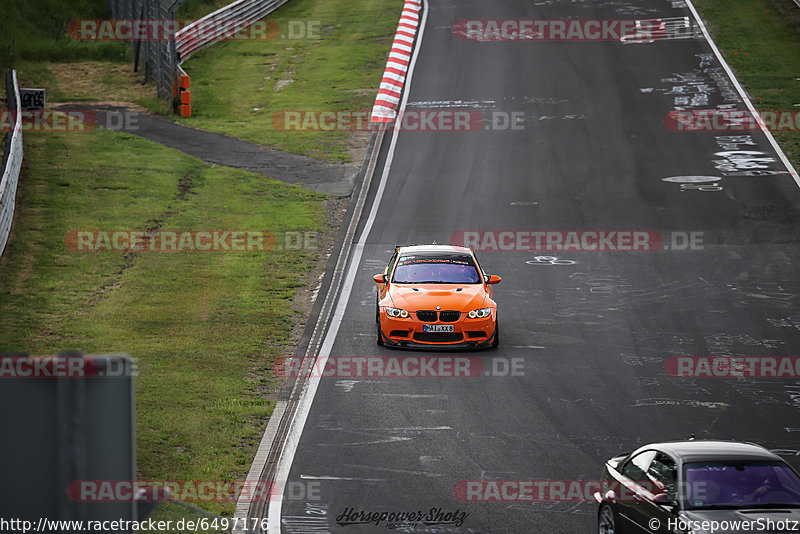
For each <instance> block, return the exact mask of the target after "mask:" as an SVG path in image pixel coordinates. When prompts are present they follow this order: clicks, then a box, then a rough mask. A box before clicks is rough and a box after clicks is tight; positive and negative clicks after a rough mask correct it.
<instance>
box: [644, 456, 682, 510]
mask: <svg viewBox="0 0 800 534" xmlns="http://www.w3.org/2000/svg"><path fill="white" fill-rule="evenodd" d="M647 479H648V480H649V481H650V483H651V484H652V488H651V489H650V492H651V493H653V494H654V495H658V494H659V493H666V494H667V495H669V496H670V497H671V498H673V499H674V498H675V488H676V484H677V481H678V466H677V465H675V462H674V461H673V460H672V458H670V457H669V456H667V455H666V454H664V453H663V452H659V453H658V454H656V457H655V458H654V459H653V461H652V462H651V463H650V467H649V468H648V470H647Z"/></svg>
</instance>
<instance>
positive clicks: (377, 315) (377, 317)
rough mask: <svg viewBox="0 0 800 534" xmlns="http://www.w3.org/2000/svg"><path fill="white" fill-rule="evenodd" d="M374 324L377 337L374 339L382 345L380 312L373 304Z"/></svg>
mask: <svg viewBox="0 0 800 534" xmlns="http://www.w3.org/2000/svg"><path fill="white" fill-rule="evenodd" d="M375 326H376V328H377V339H376V340H375V341H376V343H378V345H380V346H381V347H382V346H383V335H381V312H380V310H379V309H378V307H377V306H375Z"/></svg>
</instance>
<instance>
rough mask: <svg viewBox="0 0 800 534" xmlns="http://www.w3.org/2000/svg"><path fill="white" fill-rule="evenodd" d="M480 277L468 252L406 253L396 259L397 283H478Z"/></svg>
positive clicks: (395, 274)
mask: <svg viewBox="0 0 800 534" xmlns="http://www.w3.org/2000/svg"><path fill="white" fill-rule="evenodd" d="M480 281H481V277H480V275H479V274H478V269H477V268H476V266H475V262H474V261H473V259H472V257H471V256H469V255H468V254H436V255H422V254H407V255H403V256H401V257H400V258H399V259H398V260H397V267H395V270H394V282H395V283H398V284H478V283H480Z"/></svg>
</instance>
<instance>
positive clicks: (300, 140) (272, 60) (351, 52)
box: [178, 0, 403, 162]
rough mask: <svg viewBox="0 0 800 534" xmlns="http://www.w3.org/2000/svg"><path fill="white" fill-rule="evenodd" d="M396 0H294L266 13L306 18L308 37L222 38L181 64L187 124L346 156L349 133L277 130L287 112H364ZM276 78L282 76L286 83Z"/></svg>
mask: <svg viewBox="0 0 800 534" xmlns="http://www.w3.org/2000/svg"><path fill="white" fill-rule="evenodd" d="M402 5H403V2H402V0H292V1H291V2H289V3H288V4H286V5H285V6H283V7H282V8H281V9H279V10H278V11H276V12H275V13H274V14H273V15H271V16H270V17H269V19H272V20H275V21H277V22H278V24H279V26H280V29H281V32H286V31H287V28H288V24H289V23H290V21H292V24H299V23H302V22H309V23H310V24H311V26H310V28H312V29H313V30H315V31H317V32H318V34H314V35H312V37H314V38H303V39H293V40H288V39H281V38H277V39H274V40H240V41H226V42H222V43H218V44H215V45H214V46H212V47H210V48H207V49H205V50H202V51H200V52H198V53H197V54H196V55H195V56H193V57H192V58H190V59H189V60H188V61H187V62H185V63H184V69H185V70H186V71H187V72H188V74H189V75H190V77H191V86H190V90H191V92H192V114H193V116H192V117H191V118H190V119H178V120H181V122H184V123H186V124H189V125H192V126H196V127H199V128H205V129H209V130H214V131H219V132H222V133H226V134H229V135H233V136H236V137H239V138H242V139H247V140H249V141H253V142H256V143H260V144H262V145H266V146H269V147H271V148H274V149H277V150H284V151H287V152H293V153H296V154H303V155H308V156H313V157H317V158H320V159H324V160H327V161H342V162H347V161H350V155H349V151H348V140H349V135H350V134H349V133H348V132H331V131H327V132H326V131H283V130H281V129H280V128H276V127H275V126H274V125H273V121H272V119H273V115H274V114H275V113H277V112H280V111H285V110H290V111H291V110H298V111H307V110H308V111H364V110H369V109H371V107H372V104H373V102H374V99H375V95H376V94H377V88H378V85H379V83H380V79H381V75H382V73H383V69H384V67H385V63H386V58H387V55H388V50H389V47H390V44H391V39H392V37H393V35H394V31H395V29H396V27H397V20H398V18H399V16H400V11H401V9H402ZM279 82H280V84H281V85H282V84H284V83H286V82H288V83H287V84H286V85H285V86H282V87H279Z"/></svg>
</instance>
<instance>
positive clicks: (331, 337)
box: [267, 0, 429, 534]
mask: <svg viewBox="0 0 800 534" xmlns="http://www.w3.org/2000/svg"><path fill="white" fill-rule="evenodd" d="M423 6H424V11H423V15H422V20H421V21H420V25H419V31H418V33H417V46H416V48H415V49H414V55H413V56H412V57H411V63H410V64H409V66H408V76H407V77H406V91H405V94H404V95H403V101H402V102H401V104H400V111H401V112H403V111H405V108H406V103H407V102H408V95H409V94H410V93H411V82H412V77H413V75H414V66H415V65H416V63H417V57H418V56H419V51H420V49H421V48H422V38H423V35H424V33H425V24H426V23H427V20H428V10H429V6H428V0H423ZM399 133H400V129H399V128H394V131H393V133H392V142H391V144H390V145H389V152H388V153H387V154H386V163H385V164H384V166H383V174H382V175H381V181H380V184H379V185H378V190H377V192H376V193H375V199H374V200H373V201H372V209H371V210H370V214H369V217H368V218H367V221H366V223H365V224H364V229H363V230H362V232H361V237H360V238H359V240H358V243H357V244H356V245H355V247H354V248H353V255H352V257H351V259H350V265H349V267H348V270H347V275H346V276H345V278H344V283H343V284H342V290H341V293H340V294H339V300H338V302H337V304H336V310H335V312H334V314H333V317H332V318H331V322H330V328H329V329H328V332H327V333H326V335H325V340H324V342H323V343H322V347H321V349H320V352H319V356H318V360H319V362H320V365H321V366H322V367H321V368H324V367H325V365H326V363H327V361H328V356H330V352H331V348H333V343H334V341H335V340H336V336H337V335H338V333H339V327H340V326H341V324H342V319H343V318H344V313H345V310H346V309H347V302H348V301H349V300H350V293H351V292H352V290H353V283H354V281H355V278H356V275H357V273H358V265H359V263H360V262H361V256H362V255H363V253H364V245H365V244H366V241H367V237H368V236H369V233H370V231H371V230H372V225H373V224H374V223H375V218H376V217H377V213H378V208H379V206H380V203H381V198H382V197H383V192H384V190H385V189H386V182H387V179H388V177H389V171H390V169H391V165H392V160H393V159H394V151H395V148H396V146H397V136H398V134H399ZM319 382H320V377H311V378H309V380H308V384H307V386H306V389H305V390H304V391H303V395H302V397H301V398H300V403H299V405H298V407H297V413H296V414H295V418H294V421H292V426H291V427H290V428H289V435H288V436H287V438H286V444H285V445H284V448H283V452H282V454H281V456H280V459H279V460H278V467H277V470H276V473H275V483H276V484H277V485H278V487H279V488H283V487H285V486H286V482H287V481H288V479H289V472H290V471H291V468H292V462H293V461H294V455H295V453H296V452H297V446H298V445H299V443H300V437H301V436H302V434H303V429H304V428H305V424H306V419H307V418H308V413H309V411H310V410H311V405H312V403H313V402H314V396H315V395H316V393H317V388H318V387H319ZM282 506H283V494H282V493H281V494H280V495H278V496H276V497H275V498H273V499H272V500H271V501H270V503H269V512H268V515H267V517H268V521H267V532H269V533H270V534H280V531H281V508H282Z"/></svg>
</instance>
